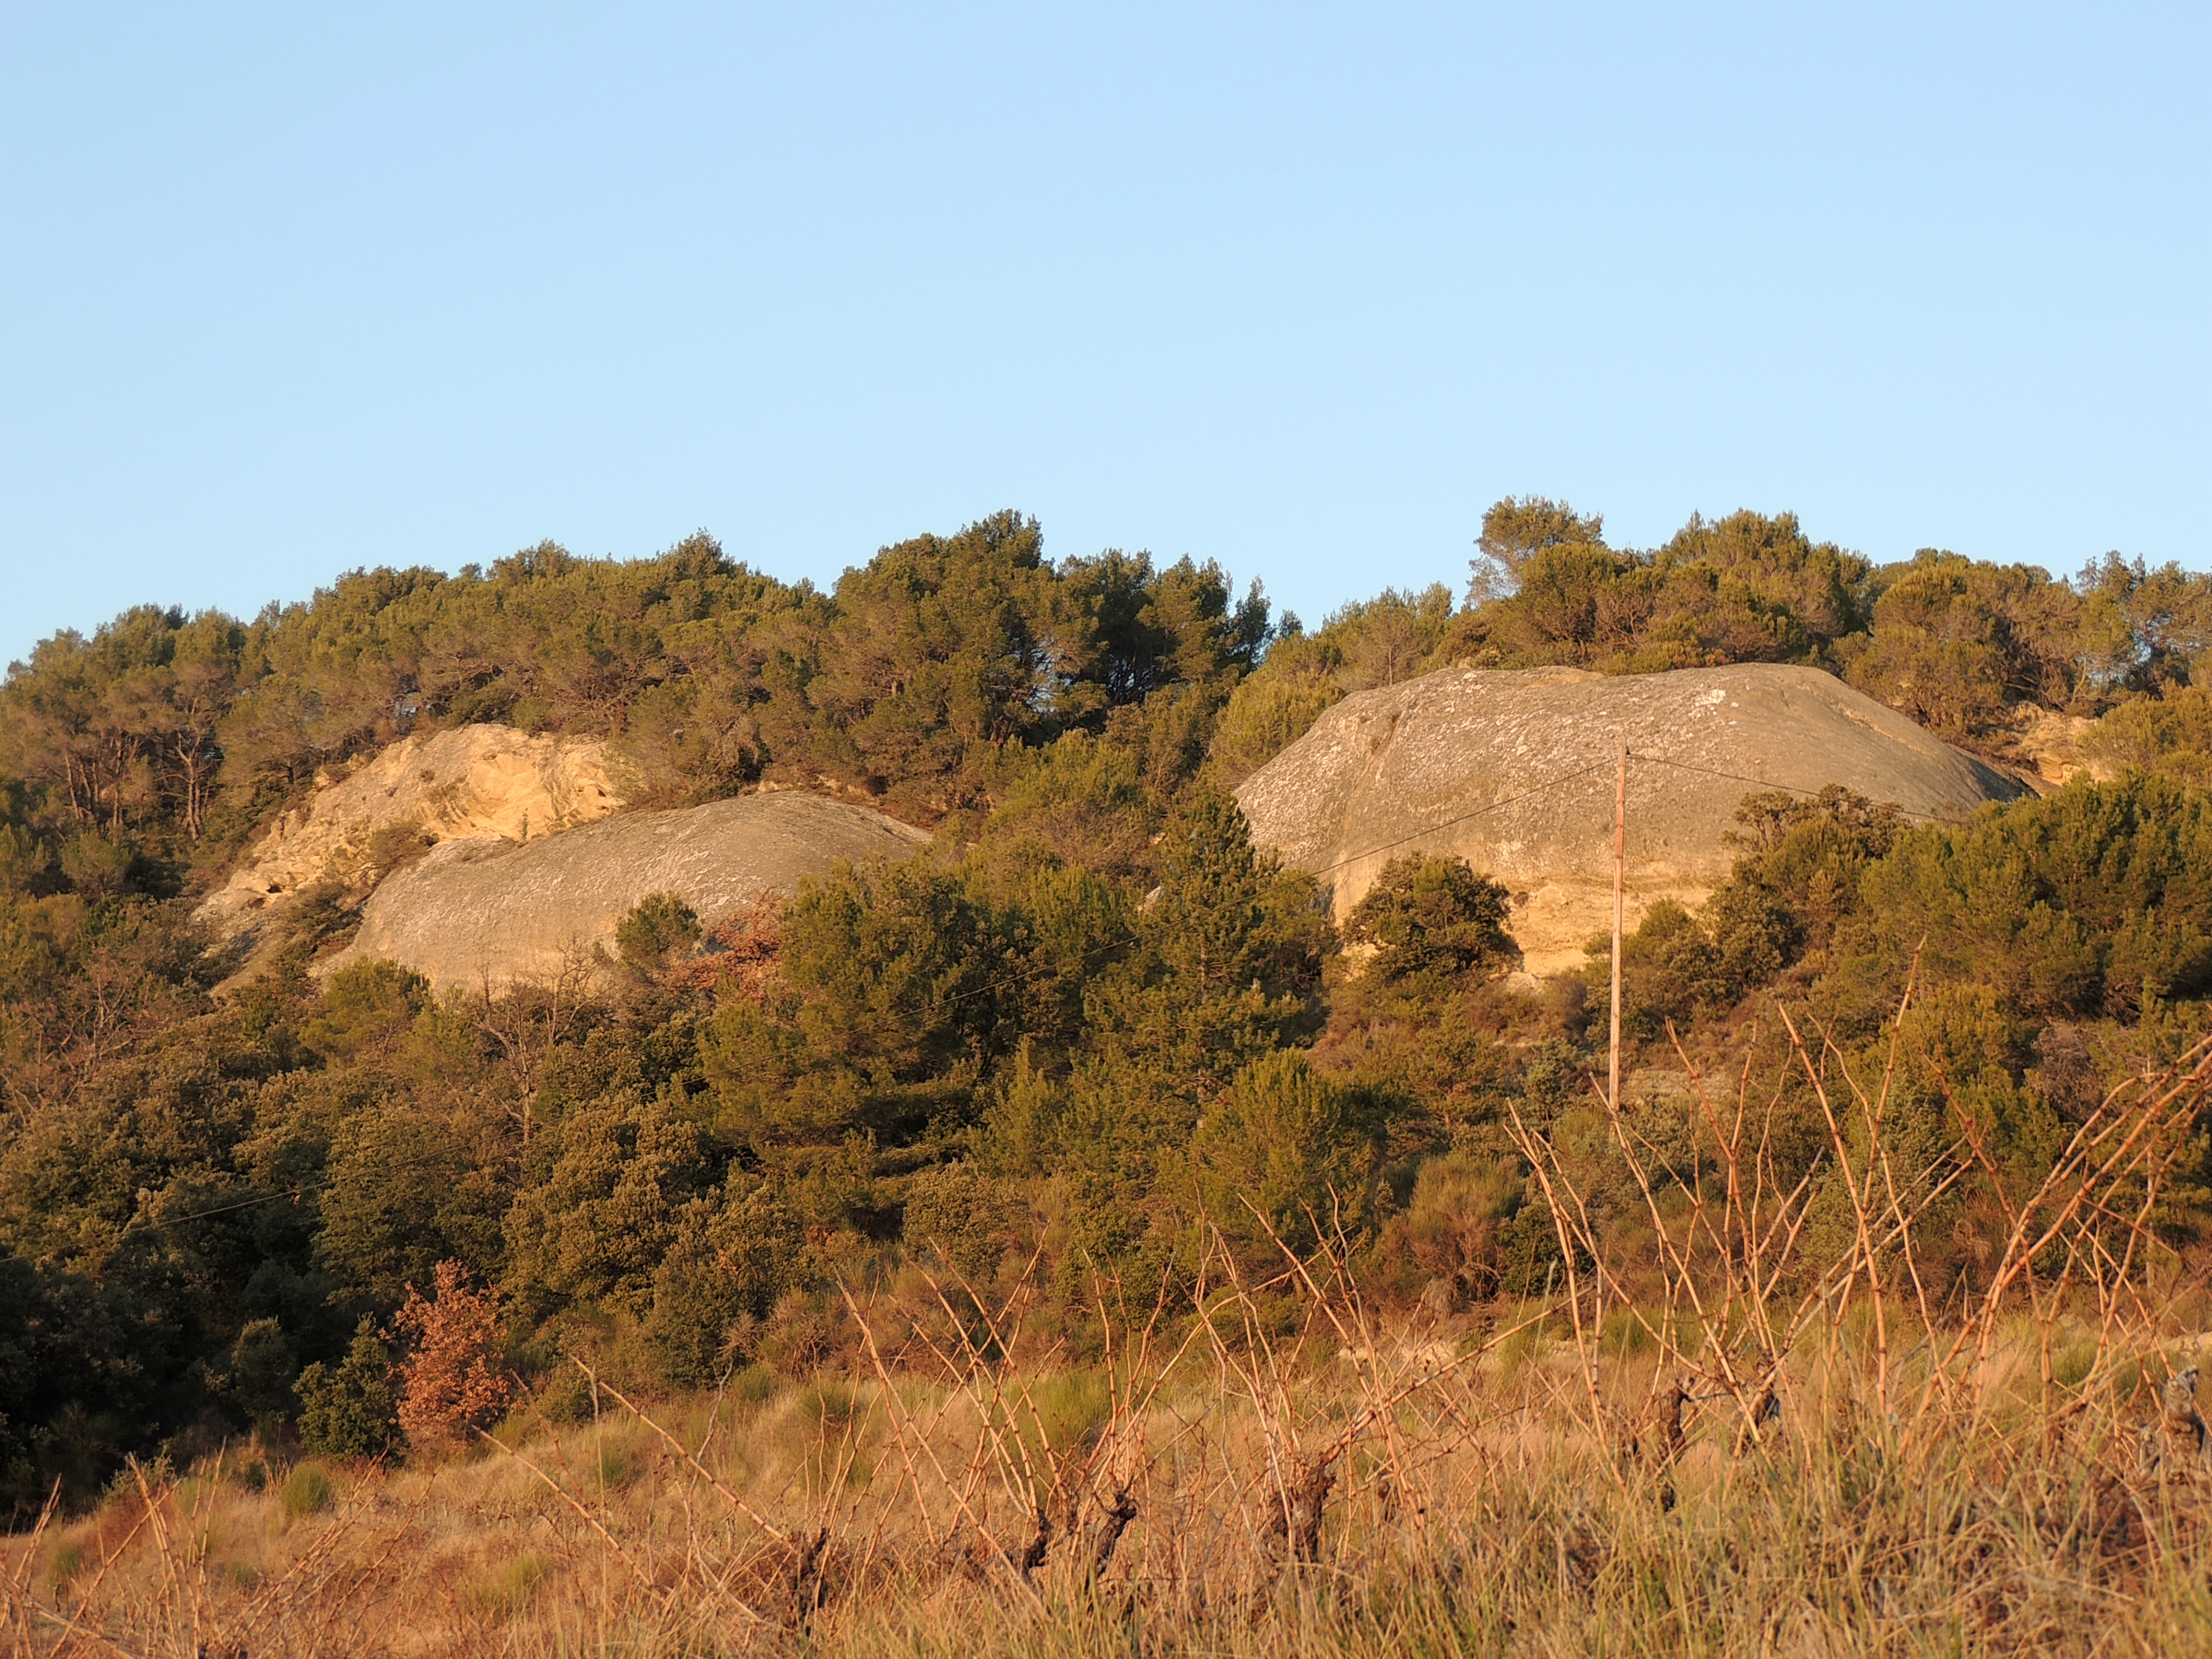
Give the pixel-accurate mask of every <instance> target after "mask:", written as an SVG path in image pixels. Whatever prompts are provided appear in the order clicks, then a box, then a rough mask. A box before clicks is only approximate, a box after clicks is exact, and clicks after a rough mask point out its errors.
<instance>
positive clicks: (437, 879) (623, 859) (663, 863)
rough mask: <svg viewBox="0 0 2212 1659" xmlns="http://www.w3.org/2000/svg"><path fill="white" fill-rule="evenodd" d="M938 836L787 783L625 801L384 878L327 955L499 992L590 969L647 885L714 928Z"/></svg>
mask: <svg viewBox="0 0 2212 1659" xmlns="http://www.w3.org/2000/svg"><path fill="white" fill-rule="evenodd" d="M927 839H928V837H927V836H925V835H924V834H923V833H922V832H921V830H919V829H913V828H911V827H909V826H908V825H906V824H903V823H899V822H898V821H897V820H896V818H891V817H885V816H884V814H883V813H881V812H878V811H872V810H871V809H870V808H867V807H865V806H856V805H852V804H851V803H849V802H846V801H837V800H830V799H826V798H824V797H823V796H820V795H810V794H802V793H798V792H795V791H777V792H773V793H764V794H756V795H743V796H739V797H738V798H736V799H731V800H719V801H714V802H711V803H709V804H708V805H705V806H692V807H684V808H680V809H677V810H672V811H640V812H625V813H623V814H621V815H620V816H619V817H611V818H607V819H605V821H603V822H600V823H591V824H586V825H585V826H583V827H581V828H580V829H567V830H563V831H562V832H561V833H559V834H557V835H553V836H544V837H543V838H539V839H533V840H532V841H530V842H516V841H510V840H507V839H505V838H503V837H500V836H478V837H476V838H473V839H470V840H465V841H453V842H446V843H444V844H442V845H441V846H439V847H436V848H433V849H432V850H431V851H430V852H429V853H428V854H427V855H426V856H425V857H423V858H422V860H420V861H418V862H416V863H415V864H412V865H410V866H408V867H407V868H405V869H404V870H401V871H399V872H398V873H397V874H394V875H392V876H390V877H388V878H386V879H385V881H384V882H383V883H382V884H380V886H379V887H378V888H377V889H376V890H375V892H374V894H373V895H372V896H370V898H369V900H368V904H367V905H366V906H365V907H364V908H363V909H362V923H361V931H360V932H359V933H357V934H356V935H355V937H354V941H353V943H352V945H350V946H349V947H348V948H347V950H346V951H343V953H341V954H340V955H338V956H336V957H331V958H329V959H328V962H327V967H328V968H329V969H336V968H338V967H342V966H343V965H344V964H345V963H348V962H352V961H358V960H362V959H363V958H368V957H387V958H390V959H391V960H392V961H395V962H398V963H404V965H405V966H407V967H410V968H412V969H415V970H416V971H417V972H418V973H421V974H422V975H424V976H425V977H427V978H428V980H429V981H430V982H431V983H432V985H433V986H435V987H438V988H440V989H444V988H447V987H461V988H463V989H465V990H470V991H476V990H483V989H489V991H491V992H492V993H493V994H498V993H499V992H501V991H504V990H506V989H508V988H510V987H513V985H514V984H516V983H517V982H521V981H538V982H541V983H544V982H550V981H552V980H553V979H555V978H556V976H557V975H562V973H563V972H567V971H574V970H576V969H579V968H581V969H584V970H585V971H586V972H588V971H590V969H589V964H590V963H592V961H593V960H594V959H595V954H596V953H598V952H605V953H606V954H607V955H609V956H611V955H612V954H613V951H614V948H615V945H614V938H615V928H616V926H617V923H619V922H620V921H621V920H622V919H623V916H624V915H627V914H628V913H629V911H630V910H631V909H632V908H635V905H636V904H637V902H638V901H639V900H641V899H642V898H644V897H645V896H647V894H649V893H658V892H673V893H677V894H679V895H681V896H683V898H684V901H685V902H687V903H689V904H690V906H691V908H693V909H694V910H695V911H696V912H697V913H698V915H699V917H700V920H701V921H702V922H704V923H705V924H706V925H707V926H708V927H713V926H714V923H716V922H717V921H721V920H723V919H725V918H726V917H728V916H730V915H732V914H734V913H736V912H738V911H741V910H744V909H746V908H750V906H751V905H753V904H755V903H757V902H759V901H760V900H762V899H763V898H766V897H768V896H770V895H772V894H787V893H789V892H791V891H792V890H793V889H794V888H795V887H796V886H797V885H798V883H799V879H800V878H802V877H805V876H808V875H813V874H818V873H820V872H823V871H826V870H828V869H829V867H830V866H832V865H834V864H836V862H837V861H838V860H840V859H849V860H853V861H854V862H855V863H860V862H865V861H866V860H869V859H872V858H875V857H878V856H884V857H889V858H894V859H896V858H903V857H905V856H906V855H907V854H909V853H911V852H912V851H913V850H914V849H915V847H916V846H918V845H920V844H921V842H924V841H926V840H927Z"/></svg>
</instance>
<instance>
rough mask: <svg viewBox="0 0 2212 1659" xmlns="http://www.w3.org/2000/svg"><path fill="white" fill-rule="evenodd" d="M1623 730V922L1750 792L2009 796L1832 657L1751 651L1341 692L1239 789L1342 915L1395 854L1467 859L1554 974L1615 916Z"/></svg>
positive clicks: (1977, 764)
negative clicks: (1677, 662) (1839, 789)
mask: <svg viewBox="0 0 2212 1659" xmlns="http://www.w3.org/2000/svg"><path fill="white" fill-rule="evenodd" d="M1622 744H1626V745H1627V747H1628V750H1629V751H1630V756H1631V759H1630V763H1629V776H1628V849H1627V880H1626V888H1627V895H1628V925H1629V926H1630V927H1634V926H1635V925H1636V921H1637V918H1638V916H1639V915H1641V914H1642V912H1643V909H1644V907H1645V906H1646V905H1648V904H1649V903H1650V902H1652V901H1653V900H1655V899H1657V898H1661V897H1671V898H1674V899H1678V900H1680V902H1683V903H1685V904H1686V905H1689V906H1691V907H1692V908H1695V907H1696V906H1697V905H1699V904H1700V903H1702V902H1704V901H1705V899H1706V898H1707V897H1708V896H1710V895H1711V892H1712V890H1713V889H1714V887H1716V886H1717V884H1719V883H1720V881H1721V880H1722V879H1723V878H1724V877H1725V876H1726V875H1727V874H1728V872H1729V865H1730V863H1731V862H1732V861H1733V860H1734V857H1735V848H1732V847H1731V846H1730V845H1729V841H1728V834H1729V831H1730V830H1731V829H1734V828H1735V827H1736V826H1735V810H1736V807H1737V805H1739V804H1740V803H1741V800H1742V799H1743V797H1744V796H1745V795H1746V794H1747V793H1751V792H1753V791H1754V790H1759V789H1772V788H1788V789H1795V790H1804V791H1813V790H1818V789H1820V788H1821V787H1823V786H1825V785H1827V784H1831V783H1839V784H1842V785H1844V787H1847V788H1850V789H1852V790H1856V791H1857V793H1860V794H1862V795H1865V796H1867V797H1868V798H1869V799H1874V800H1877V801H1890V802H1894V803H1895V804H1896V805H1899V806H1900V807H1902V808H1903V809H1905V811H1907V812H1910V813H1913V814H1916V815H1923V816H1929V817H1947V818H1948V817H1966V816H1967V815H1968V814H1970V813H1971V812H1972V811H1973V810H1974V809H1975V808H1976V807H1978V806H1979V805H1982V804H1983V803H1984V801H1990V800H2006V799H2013V798H2014V797H2015V796H2017V795H2019V794H2021V793H2023V786H2022V785H2021V784H2020V783H2018V782H2016V781H2014V780H2013V779H2011V778H2008V777H2007V776H2006V775H2003V774H2002V773H2000V772H1998V771H1997V770H1996V769H1994V768H1992V767H1990V766H1988V765H1986V764H1984V763H1983V762H1981V761H1978V760H1976V759H1974V758H1973V757H1972V756H1969V755H1966V754H1964V753H1962V752H1961V751H1960V750H1956V749H1954V748H1952V747H1951V746H1950V745H1949V744H1946V743H1943V742H1942V741H1941V740H1939V739H1938V738H1935V737H1932V736H1930V735H1929V733H1928V732H1924V731H1923V730H1922V729H1921V728H1920V727H1919V726H1916V725H1914V724H1913V723H1912V722H1911V720H1907V719H1906V718H1905V716H1904V715H1902V714H1898V713H1896V712H1895V711H1894V710H1893V709H1889V708H1884V707H1883V706H1882V705H1881V704H1880V703H1877V702H1874V701H1872V700H1871V699H1870V698H1868V697H1865V696H1861V695H1860V694H1859V693H1858V692H1857V691H1854V690H1851V689H1850V687H1849V686H1847V685H1845V684H1844V683H1843V682H1842V681H1840V680H1838V679H1837V678H1834V677H1833V676H1832V675H1828V674H1824V673H1822V672H1820V671H1819V670H1817V669H1812V668H1796V667H1786V666H1780V665H1765V664H1751V665H1739V666H1735V667H1731V668H1692V669H1681V670H1678V671H1674V672H1672V673H1665V674H1641V675H1601V674H1595V673H1589V672H1586V671H1580V670H1575V669H1559V668H1542V669H1526V670H1518V671H1504V670H1485V669H1444V670H1442V671H1438V672H1436V673H1433V674H1425V675H1423V676H1422V677H1420V678H1418V679H1413V680H1407V681H1406V682H1404V683H1402V684H1398V685H1394V686H1387V687H1384V688H1382V689H1380V690H1373V691H1364V692H1361V693H1359V694H1358V695H1356V696H1350V697H1347V698H1346V699H1345V700H1344V701H1343V702H1340V703H1338V704H1337V705H1336V706H1335V707H1334V708H1331V709H1330V710H1329V711H1328V713H1327V714H1323V715H1322V717H1321V719H1320V720H1317V721H1316V722H1315V724H1314V726H1313V728H1312V730H1310V731H1309V732H1307V733H1306V734H1305V736H1304V737H1303V738H1299V739H1298V741H1297V742H1296V743H1294V744H1291V746H1290V747H1289V748H1288V749H1285V750H1284V751H1283V752H1282V753H1281V754H1279V755H1278V756H1276V757H1275V758H1274V759H1273V760H1272V761H1270V762H1268V763H1267V765H1265V766H1263V767H1261V769H1259V770H1258V771H1257V772H1255V773H1254V774H1253V775H1251V776H1250V777H1249V778H1248V779H1246V780H1245V781H1244V783H1243V786H1242V787H1239V788H1238V790H1237V799H1238V801H1239V802H1240V804H1242V805H1243V809H1244V812H1245V816H1246V817H1248V818H1249V820H1250V822H1251V824H1252V830H1253V835H1254V836H1255V839H1256V840H1257V841H1258V842H1260V843H1261V844H1262V845H1263V846H1267V847H1271V848H1275V849H1276V850H1278V851H1279V853H1280V854H1282V856H1283V858H1284V860H1285V862H1286V863H1289V864H1291V865H1295V866H1297V867H1299V868H1301V869H1304V870H1308V871H1311V872H1313V873H1315V874H1316V875H1317V876H1318V877H1320V878H1321V880H1322V884H1323V886H1324V887H1325V888H1326V889H1327V890H1328V893H1329V896H1330V901H1331V904H1332V907H1333V908H1334V911H1335V913H1336V915H1338V916H1339V917H1342V916H1343V915H1345V914H1346V912H1347V911H1349V910H1350V909H1351V908H1352V906H1353V905H1354V904H1356V903H1358V901H1359V898H1360V896H1361V895H1363V894H1364V893H1365V892H1366V890H1367V889H1368V887H1369V886H1370V884H1372V883H1373V881H1374V880H1375V878H1376V875H1377V874H1378V873H1379V872H1381V870H1382V868H1383V866H1384V865H1385V864H1386V863H1388V862H1389V860H1391V859H1392V858H1394V857H1396V856H1398V855H1400V854H1405V853H1408V852H1413V851H1428V852H1445V853H1455V854H1460V855H1462V856H1463V857H1465V858H1466V859H1467V860H1468V861H1469V862H1470V863H1471V864H1473V865H1474V867H1475V868H1476V869H1477V870H1480V871H1481V872H1484V873H1486V874H1488V875H1490V876H1492V877H1494V878H1497V879H1498V880H1499V881H1501V882H1503V883H1504V884H1505V885H1506V886H1507V887H1508V888H1509V889H1510V890H1511V891H1512V894H1513V896H1514V909H1513V921H1512V929H1513V933H1514V936H1515V938H1516V940H1517V941H1518V943H1519V944H1520V945H1521V948H1522V952H1523V956H1524V959H1525V962H1526V965H1527V967H1528V969H1529V971H1531V972H1533V973H1537V974H1547V973H1556V972H1559V971H1560V970H1561V969H1566V968H1570V967H1572V966H1574V965H1576V964H1577V963H1579V962H1580V961H1581V960H1582V951H1583V945H1584V944H1585V943H1586V942H1587V941H1588V940H1589V939H1590V937H1591V936H1592V935H1593V934H1595V933H1601V932H1604V931H1606V930H1607V929H1608V928H1609V927H1611V925H1612V914H1613V791H1614V785H1615V781H1616V775H1617V762H1616V756H1617V754H1618V752H1619V750H1620V746H1621V745H1622Z"/></svg>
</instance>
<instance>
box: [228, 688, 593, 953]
mask: <svg viewBox="0 0 2212 1659" xmlns="http://www.w3.org/2000/svg"><path fill="white" fill-rule="evenodd" d="M627 793H629V791H628V788H627V786H626V782H625V780H624V778H623V769H622V768H621V767H620V766H619V764H618V763H617V762H616V761H615V760H614V758H613V757H611V755H610V754H609V753H608V751H607V748H606V745H605V744H602V743H600V742H599V741H597V740H596V739H592V738H550V737H533V736H532V735H531V734H530V733H529V732H519V731H517V730H515V729H514V728H513V726H494V725H484V726H455V727H453V728H452V729H451V730H448V731H444V732H431V733H428V734H425V735H417V736H413V737H406V738H401V739H399V741H398V742H397V743H394V744H388V745H387V746H386V747H385V748H384V749H382V750H379V751H378V752H377V753H376V754H375V755H374V757H371V758H369V759H368V760H367V761H364V762H362V763H359V764H358V765H356V767H354V768H353V769H351V770H349V771H346V772H343V774H342V775H337V776H335V777H326V778H325V779H324V780H323V781H321V783H320V786H319V787H318V788H317V789H316V790H315V792H314V793H313V794H312V795H310V796H309V797H308V798H307V799H306V800H305V801H304V802H302V803H301V805H297V806H295V807H293V808H291V809H289V811H285V812H283V814H282V815H280V816H279V817H277V818H276V821H275V822H274V823H271V824H270V825H269V826H268V827H267V828H266V829H265V830H264V832H263V833H262V834H261V835H260V836H258V838H257V839H256V840H255V841H254V842H253V843H252V846H251V847H249V848H247V850H246V856H245V857H244V858H243V859H241V860H240V862H239V865H238V866H237V868H235V869H234V870H233V871H232V872H230V876H229V878H228V880H226V881H225V882H224V883H223V884H222V886H220V887H218V888H216V890H215V891H214V892H212V893H210V895H209V896H208V897H207V898H206V900H205V901H204V902H202V904H201V905H200V907H199V909H198V911H197V918H198V920H199V921H201V922H203V923H204V924H205V925H206V926H207V927H209V928H210V929H211V930H212V931H213V932H214V933H215V934H216V937H217V938H218V939H227V940H232V941H235V942H237V943H238V944H240V945H252V944H254V943H256V942H257V939H256V936H258V935H262V934H267V935H269V936H270V937H271V938H275V937H278V936H281V934H282V933H283V928H282V927H281V923H282V922H283V920H284V919H285V918H286V917H287V916H288V915H290V914H291V912H292V910H293V908H295V905H296V903H297V901H298V898H299V896H300V895H301V893H302V892H304V891H305V890H307V889H309V888H312V887H314V886H317V885H319V884H324V883H336V884H337V885H338V886H340V887H341V888H343V889H345V890H349V892H350V893H351V894H352V895H354V896H359V894H360V893H362V892H363V891H365V890H367V889H368V887H370V886H373V885H374V883H375V880H376V878H377V875H378V873H379V860H382V859H388V858H390V857H391V856H392V852H393V849H394V848H395V847H398V846H399V845H401V844H402V843H410V842H411V844H412V846H413V848H414V849H415V850H417V851H419V850H420V848H422V846H423V845H424V844H426V843H434V842H447V841H458V840H465V839H469V838H471V837H476V836H495V837H501V838H504V839H507V840H510V841H516V842H520V841H526V840H528V839H530V838H532V837H533V836H547V835H552V834H555V833H556V832H558V831H560V830H562V829H570V828H572V827H574V825H577V824H580V823H592V822H594V821H596V820H598V819H599V818H603V817H606V816H608V815H609V814H610V813H612V812H616V811H620V810H621V808H622V806H623V800H624V797H625V796H626V795H627Z"/></svg>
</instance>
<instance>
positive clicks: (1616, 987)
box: [1606, 743, 1628, 1112]
mask: <svg viewBox="0 0 2212 1659" xmlns="http://www.w3.org/2000/svg"><path fill="white" fill-rule="evenodd" d="M1627 869H1628V745H1627V744H1625V743H1624V744H1621V745H1620V787H1618V788H1617V789H1616V790H1615V791H1614V792H1613V1057H1612V1059H1611V1060H1610V1061H1609V1062H1607V1067H1606V1085H1607V1086H1606V1098H1607V1101H1609V1102H1610V1103H1612V1106H1613V1110H1614V1111H1616V1112H1617V1111H1619V1110H1620V912H1621V889H1622V886H1623V884H1624V881H1625V878H1626V873H1627Z"/></svg>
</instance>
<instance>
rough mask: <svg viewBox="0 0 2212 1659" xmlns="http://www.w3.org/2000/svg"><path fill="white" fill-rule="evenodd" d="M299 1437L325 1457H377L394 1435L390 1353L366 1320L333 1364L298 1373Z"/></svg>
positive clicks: (395, 1407) (395, 1411) (394, 1399)
mask: <svg viewBox="0 0 2212 1659" xmlns="http://www.w3.org/2000/svg"><path fill="white" fill-rule="evenodd" d="M295 1386H296V1388H297V1389H298V1393H299V1396H300V1440H301V1443H302V1444H303V1445H305V1446H306V1447H307V1449H308V1450H310V1451H313V1452H319V1453H321V1454H322V1455H325V1456H327V1457H377V1456H380V1455H383V1454H384V1453H386V1452H387V1451H389V1450H391V1449H392V1446H393V1445H394V1444H395V1443H396V1442H397V1441H398V1433H399V1428H398V1422H399V1418H398V1412H399V1401H398V1395H397V1394H396V1393H395V1392H394V1390H393V1389H392V1356H391V1355H390V1353H389V1352H386V1348H385V1346H384V1344H383V1343H381V1342H380V1341H379V1340H377V1337H376V1332H375V1330H374V1328H373V1327H372V1326H371V1325H370V1323H369V1322H368V1320H367V1319H363V1320H362V1322H361V1323H360V1324H359V1325H358V1326H356V1328H355V1329H354V1334H353V1342H352V1344H351V1345H350V1346H349V1347H348V1348H347V1350H346V1355H345V1358H343V1359H341V1360H339V1361H338V1362H337V1364H335V1365H325V1364H313V1365H310V1366H308V1367H307V1369H306V1370H303V1371H301V1373H300V1380H299V1382H298V1383H297V1384H296V1385H295Z"/></svg>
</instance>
